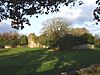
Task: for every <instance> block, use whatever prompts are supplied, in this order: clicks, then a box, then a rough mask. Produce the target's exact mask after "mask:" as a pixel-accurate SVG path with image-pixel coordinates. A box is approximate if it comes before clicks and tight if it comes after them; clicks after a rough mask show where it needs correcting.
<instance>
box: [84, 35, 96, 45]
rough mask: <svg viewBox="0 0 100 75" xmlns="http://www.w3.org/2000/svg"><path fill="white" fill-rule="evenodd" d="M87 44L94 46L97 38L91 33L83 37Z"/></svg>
mask: <svg viewBox="0 0 100 75" xmlns="http://www.w3.org/2000/svg"><path fill="white" fill-rule="evenodd" d="M82 37H83V40H84V42H85V43H89V44H94V39H95V37H94V36H93V35H92V34H90V33H85V34H83V35H82Z"/></svg>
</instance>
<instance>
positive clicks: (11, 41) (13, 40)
mask: <svg viewBox="0 0 100 75" xmlns="http://www.w3.org/2000/svg"><path fill="white" fill-rule="evenodd" d="M27 44H28V39H27V36H26V35H20V34H18V33H17V32H6V33H2V34H0V45H1V46H3V45H27Z"/></svg>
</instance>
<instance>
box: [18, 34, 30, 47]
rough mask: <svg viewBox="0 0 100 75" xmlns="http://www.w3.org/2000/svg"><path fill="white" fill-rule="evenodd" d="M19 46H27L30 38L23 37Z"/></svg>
mask: <svg viewBox="0 0 100 75" xmlns="http://www.w3.org/2000/svg"><path fill="white" fill-rule="evenodd" d="M19 44H20V45H22V46H23V45H27V44H28V38H27V36H26V35H22V36H21V37H20V39H19Z"/></svg>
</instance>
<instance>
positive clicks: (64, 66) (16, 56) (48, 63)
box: [0, 48, 100, 75]
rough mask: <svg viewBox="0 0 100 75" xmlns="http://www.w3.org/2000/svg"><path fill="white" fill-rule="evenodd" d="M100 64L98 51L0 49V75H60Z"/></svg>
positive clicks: (99, 51)
mask: <svg viewBox="0 0 100 75" xmlns="http://www.w3.org/2000/svg"><path fill="white" fill-rule="evenodd" d="M95 63H100V49H95V50H81V51H57V52H52V51H49V50H48V49H40V48H34V49H30V48H13V49H0V75H60V73H61V72H65V71H67V72H72V71H75V70H78V69H80V68H83V67H87V66H89V65H91V64H95Z"/></svg>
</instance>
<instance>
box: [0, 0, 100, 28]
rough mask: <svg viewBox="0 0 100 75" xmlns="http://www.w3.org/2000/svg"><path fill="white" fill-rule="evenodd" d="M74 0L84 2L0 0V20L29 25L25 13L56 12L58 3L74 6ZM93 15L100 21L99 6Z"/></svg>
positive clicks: (13, 25)
mask: <svg viewBox="0 0 100 75" xmlns="http://www.w3.org/2000/svg"><path fill="white" fill-rule="evenodd" d="M76 2H78V3H79V5H82V4H84V3H83V2H82V0H80V1H78V0H0V21H1V20H4V19H7V18H9V19H11V20H12V23H11V26H12V28H15V29H19V28H21V29H23V28H24V23H26V24H28V25H30V22H29V20H28V19H27V18H25V16H26V15H30V16H32V15H35V14H48V13H49V12H52V13H53V12H58V11H59V8H60V4H64V5H66V6H68V5H69V4H70V3H73V6H74V5H75V3H76ZM96 4H98V5H100V0H96ZM93 15H94V20H97V21H100V19H99V16H98V15H100V7H97V8H96V9H95V10H94V11H93Z"/></svg>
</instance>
